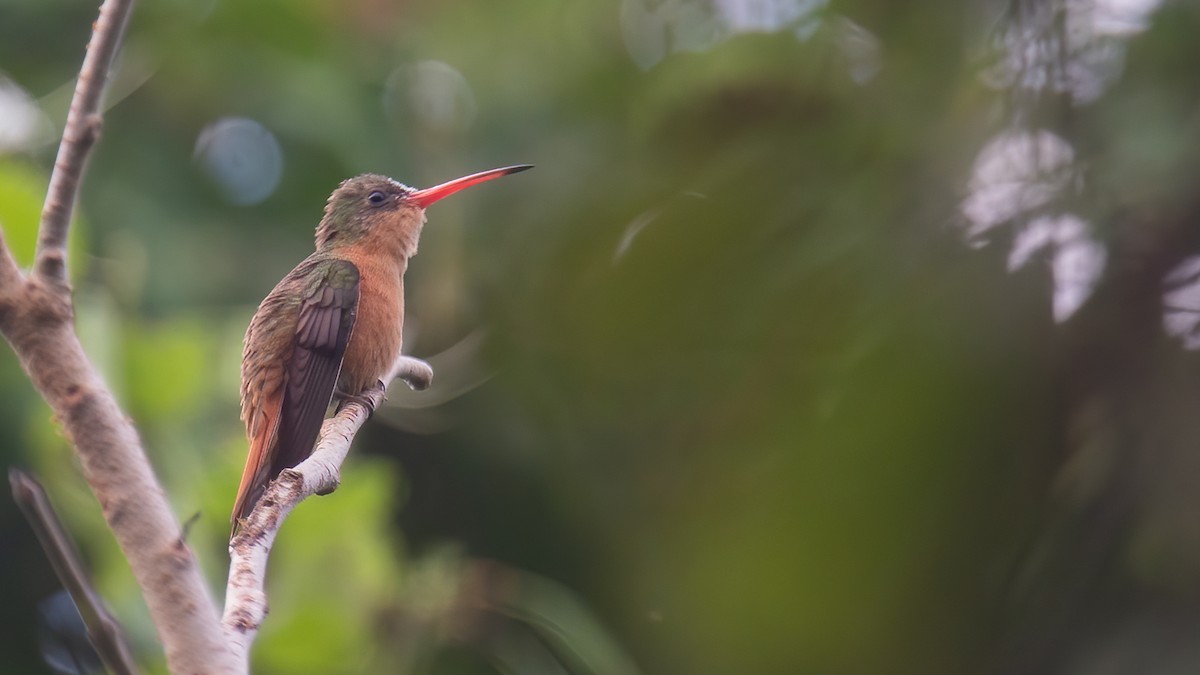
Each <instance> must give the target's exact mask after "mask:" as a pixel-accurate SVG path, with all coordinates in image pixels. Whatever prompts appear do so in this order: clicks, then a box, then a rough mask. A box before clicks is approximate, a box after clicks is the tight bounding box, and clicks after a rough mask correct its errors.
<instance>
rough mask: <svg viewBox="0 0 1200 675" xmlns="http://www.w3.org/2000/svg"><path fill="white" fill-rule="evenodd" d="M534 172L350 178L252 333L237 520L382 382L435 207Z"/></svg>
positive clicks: (245, 360)
mask: <svg viewBox="0 0 1200 675" xmlns="http://www.w3.org/2000/svg"><path fill="white" fill-rule="evenodd" d="M530 168H533V167H532V166H530V165H528V164H522V165H518V166H510V167H505V168H502V169H492V170H491V171H483V172H480V173H476V174H472V175H470V176H464V177H462V178H458V179H455V180H452V181H449V182H446V183H442V184H441V185H437V186H434V187H431V188H426V189H424V190H416V189H413V188H410V187H408V186H406V185H403V184H401V183H398V182H396V181H395V180H392V179H391V178H388V177H387V176H380V175H375V174H365V175H362V176H358V177H355V178H351V179H349V180H347V181H344V182H343V183H342V184H341V185H339V186H338V188H337V189H336V190H334V191H333V194H332V195H330V197H329V201H328V203H327V204H326V205H325V215H324V217H323V218H322V219H321V223H320V225H318V226H317V235H316V243H317V246H316V249H317V250H316V251H315V252H314V253H313V254H312V255H310V256H308V257H307V258H305V259H304V261H303V262H301V263H300V264H299V265H297V266H296V268H295V269H293V270H292V271H291V272H289V273H288V275H287V276H285V277H284V278H283V281H280V282H279V284H278V285H276V286H275V288H274V290H272V291H271V292H270V294H268V295H267V297H266V299H264V300H263V301H262V304H260V305H259V306H258V311H256V312H255V313H254V318H253V319H251V321H250V328H249V329H247V331H246V342H245V347H244V350H243V352H242V421H243V422H244V423H245V425H246V436H247V437H248V439H249V441H250V454H249V457H247V459H246V468H245V470H244V471H243V473H242V482H241V485H240V486H239V487H238V494H237V501H236V502H234V505H233V516H232V518H233V523H234V529H235V532H236V529H237V526H238V521H239V520H240V519H242V518H245V517H246V516H248V515H249V514H250V511H251V510H252V509H253V508H254V505H255V504H256V503H257V502H258V500H259V498H261V497H262V494H263V492H264V491H265V490H266V489H267V485H268V484H269V483H270V482H271V481H272V480H274V478H275V477H276V476H278V475H279V473H280V472H281V471H283V470H284V469H287V468H290V467H293V466H296V465H297V464H299V463H300V462H302V461H303V460H304V459H306V458H307V457H308V456H309V455H310V454H312V451H313V446H314V444H315V443H316V440H317V435H318V434H319V433H320V430H321V423H322V422H323V421H324V419H325V415H326V413H327V412H328V409H329V405H330V403H331V402H332V401H333V399H334V397H335V396H336V397H337V398H340V399H351V398H359V397H360V396H361V394H363V393H365V392H367V391H369V390H370V389H371V388H373V387H379V386H382V382H383V379H384V378H385V377H387V376H388V375H389V374H390V373H391V372H392V368H393V366H394V365H395V364H396V363H397V361H398V359H399V358H400V347H401V339H402V335H401V334H402V330H403V324H404V272H405V270H406V269H407V268H408V259H409V258H411V257H413V256H414V255H416V253H417V241H418V239H419V238H420V235H421V228H422V227H423V226H424V224H425V209H426V208H427V207H429V205H431V204H433V203H434V202H436V201H438V200H439V199H442V198H443V197H448V196H450V195H452V194H454V193H455V192H458V191H459V190H462V189H463V188H467V187H470V186H472V185H476V184H478V183H482V182H484V181H487V180H491V179H493V178H499V177H500V176H507V175H508V174H512V173H517V172H518V171H524V170H526V169H530Z"/></svg>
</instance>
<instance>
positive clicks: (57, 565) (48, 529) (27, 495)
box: [8, 469, 139, 675]
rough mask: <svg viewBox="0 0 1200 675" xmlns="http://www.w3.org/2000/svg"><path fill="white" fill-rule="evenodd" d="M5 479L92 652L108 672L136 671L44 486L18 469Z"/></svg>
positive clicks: (118, 628) (120, 631)
mask: <svg viewBox="0 0 1200 675" xmlns="http://www.w3.org/2000/svg"><path fill="white" fill-rule="evenodd" d="M8 480H9V483H10V484H11V485H12V493H13V501H15V502H16V503H17V506H19V507H20V508H21V512H22V513H24V514H25V518H26V519H27V520H28V521H29V524H30V526H31V527H32V528H33V531H34V534H36V535H37V538H38V541H39V542H40V543H41V545H42V549H43V550H44V551H45V552H46V557H47V558H48V559H49V560H50V566H51V567H53V568H54V573H55V574H56V575H57V576H58V578H59V580H60V581H62V583H63V587H65V588H66V589H67V592H68V593H70V594H71V599H72V600H74V601H75V606H76V607H77V608H78V609H79V616H80V617H81V618H82V619H83V625H84V626H85V627H87V634H88V639H89V640H91V643H92V646H93V647H94V648H95V649H96V654H98V655H99V656H100V660H101V661H102V662H103V663H104V665H105V667H107V668H108V669H109V670H110V671H112V672H114V673H116V674H117V675H132V674H133V673H137V672H139V671H138V667H137V663H136V662H135V661H134V660H133V652H132V651H131V650H130V649H129V644H128V643H127V642H126V641H125V631H124V630H123V629H122V628H121V624H120V623H119V622H118V621H117V620H116V618H115V617H113V615H112V613H111V612H109V611H108V606H107V605H105V604H104V600H103V599H102V598H101V597H100V594H99V593H97V592H96V589H95V588H93V587H92V583H91V580H90V579H88V575H87V572H86V571H85V570H84V566H83V563H82V562H81V561H80V559H79V554H78V553H77V552H76V551H75V546H74V545H73V544H72V543H71V537H70V536H69V535H68V534H67V530H66V528H64V527H63V524H62V521H60V520H59V518H58V514H57V513H55V511H54V506H53V505H51V504H50V499H49V498H48V497H47V496H46V491H45V489H43V488H42V484H41V483H39V482H38V480H37V479H36V478H34V477H33V476H32V475H30V474H28V473H26V472H24V471H20V470H18V469H9V471H8Z"/></svg>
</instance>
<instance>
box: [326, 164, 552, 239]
mask: <svg viewBox="0 0 1200 675" xmlns="http://www.w3.org/2000/svg"><path fill="white" fill-rule="evenodd" d="M532 168H533V166H532V165H530V164H519V165H517V166H508V167H504V168H502V169H492V170H490V171H481V172H480V173H476V174H471V175H470V176H463V177H462V178H456V179H454V180H452V181H448V182H445V183H442V184H441V185H435V186H433V187H431V188H425V189H424V190H418V189H415V188H410V187H408V186H407V185H404V184H403V183H400V182H398V181H395V180H393V179H391V178H388V177H387V176H381V175H378V174H372V173H368V174H363V175H361V176H355V177H354V178H350V179H348V180H345V181H342V184H341V185H339V186H338V187H337V189H336V190H334V191H333V194H332V195H330V196H329V201H328V203H326V204H325V216H324V217H323V218H322V219H321V224H320V225H318V226H317V250H324V249H329V248H334V247H338V246H346V245H350V244H354V243H358V242H361V241H363V239H364V238H366V237H368V236H370V235H376V236H384V237H387V238H389V239H392V240H394V242H395V243H397V244H400V245H401V247H402V249H401V250H402V252H403V254H404V255H405V256H406V257H408V256H411V255H413V254H415V253H416V247H417V239H418V238H419V236H420V234H421V227H422V226H423V225H424V224H425V209H426V208H428V207H429V206H430V205H431V204H433V203H434V202H436V201H438V200H440V199H442V198H444V197H449V196H450V195H452V194H454V193H455V192H458V191H459V190H462V189H464V188H468V187H471V186H472V185H477V184H479V183H482V182H484V181H489V180H491V179H493V178H499V177H500V176H507V175H509V174H512V173H517V172H519V171H525V170H526V169H532Z"/></svg>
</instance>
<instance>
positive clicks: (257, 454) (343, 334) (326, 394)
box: [233, 257, 359, 524]
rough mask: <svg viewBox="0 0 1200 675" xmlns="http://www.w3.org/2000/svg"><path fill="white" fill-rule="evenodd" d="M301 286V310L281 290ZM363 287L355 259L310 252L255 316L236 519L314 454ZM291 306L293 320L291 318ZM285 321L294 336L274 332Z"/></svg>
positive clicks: (246, 357) (246, 364)
mask: <svg viewBox="0 0 1200 675" xmlns="http://www.w3.org/2000/svg"><path fill="white" fill-rule="evenodd" d="M289 282H291V284H290V285H289ZM301 283H304V284H305V285H304V286H301V287H302V288H306V289H307V290H306V293H305V295H304V297H303V299H302V300H301V301H300V303H299V306H298V307H296V305H294V304H293V305H290V306H289V305H288V303H287V302H286V290H281V289H285V288H292V289H294V288H296V287H297V286H299V285H300V284H301ZM358 291H359V274H358V269H357V268H356V267H355V266H354V264H353V263H351V262H349V261H346V260H337V259H331V258H314V257H310V258H309V259H307V260H305V261H304V262H303V263H301V264H300V266H298V267H297V268H296V269H295V270H293V271H292V273H291V274H289V275H288V278H287V279H285V280H284V281H283V282H281V283H280V285H279V286H277V287H276V289H275V290H274V291H272V292H271V295H269V296H267V299H266V300H264V301H263V304H262V305H261V306H260V307H259V310H258V312H257V313H256V314H255V316H254V319H253V320H252V321H251V323H250V330H249V331H248V332H247V333H246V349H245V353H244V354H243V364H242V417H243V420H244V421H245V423H246V431H247V435H248V436H249V438H250V456H249V458H248V459H247V462H246V470H245V472H244V473H243V475H242V484H241V486H240V487H239V489H238V498H237V501H236V502H235V504H234V512H233V519H234V522H235V524H236V522H237V520H238V519H239V518H244V517H245V516H246V515H248V514H249V512H250V511H251V509H253V508H254V505H255V503H257V502H258V500H259V498H260V497H261V496H262V493H263V491H264V490H266V487H267V484H268V483H270V482H271V480H273V479H274V478H275V477H276V476H278V475H279V473H280V472H281V471H283V470H284V469H286V468H289V467H293V466H295V465H297V464H299V463H300V462H302V461H304V459H306V458H307V457H308V456H309V455H310V454H311V453H312V450H313V445H314V444H315V443H316V440H317V436H318V434H319V433H320V431H321V424H322V422H323V421H324V419H325V413H326V411H327V409H328V408H329V402H330V400H331V399H332V397H333V392H334V389H335V388H336V386H337V379H338V373H339V372H340V371H341V367H342V358H343V356H344V355H345V353H346V345H347V343H348V342H349V341H350V333H351V332H352V331H353V329H354V321H355V317H356V314H357V308H358ZM277 295H278V296H280V297H281V298H283V299H280V298H277V297H276V296H277ZM289 309H290V313H291V314H292V315H293V316H294V319H293V320H292V321H288V320H287V316H286V314H287V313H288V312H287V311H286V310H289ZM281 325H282V326H285V327H289V326H290V329H291V331H290V332H291V334H290V335H282V334H272V331H273V330H274V331H278V330H279V327H280V326H281ZM272 339H274V341H275V342H278V343H279V344H280V345H283V348H282V349H277V350H275V351H271V350H270V345H269V344H263V343H270V342H271V340H272ZM272 361H274V363H272Z"/></svg>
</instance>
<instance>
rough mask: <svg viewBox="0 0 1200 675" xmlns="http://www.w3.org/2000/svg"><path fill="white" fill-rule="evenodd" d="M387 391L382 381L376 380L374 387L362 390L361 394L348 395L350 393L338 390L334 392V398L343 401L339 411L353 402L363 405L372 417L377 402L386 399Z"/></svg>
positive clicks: (368, 415)
mask: <svg viewBox="0 0 1200 675" xmlns="http://www.w3.org/2000/svg"><path fill="white" fill-rule="evenodd" d="M386 391H387V390H386V389H385V388H384V386H383V382H381V381H380V380H375V384H374V385H372V386H370V387H367V388H366V389H364V390H362V391H361V392H359V393H357V394H348V393H346V392H344V391H342V390H340V389H338V390H335V391H334V396H337V397H338V399H340V400H341V404H340V405H339V406H338V410H341V409H342V408H343V407H345V405H346V404H347V403H349V402H351V401H353V402H354V403H357V404H359V405H361V406H362V407H364V408H366V410H367V417H371V416H373V415H374V414H375V406H376V403H375V402H376V401H380V402H382V401H383V399H384V398H386V396H385V394H386Z"/></svg>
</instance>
